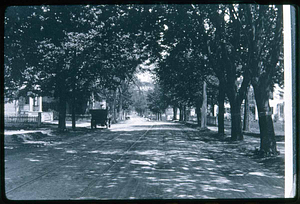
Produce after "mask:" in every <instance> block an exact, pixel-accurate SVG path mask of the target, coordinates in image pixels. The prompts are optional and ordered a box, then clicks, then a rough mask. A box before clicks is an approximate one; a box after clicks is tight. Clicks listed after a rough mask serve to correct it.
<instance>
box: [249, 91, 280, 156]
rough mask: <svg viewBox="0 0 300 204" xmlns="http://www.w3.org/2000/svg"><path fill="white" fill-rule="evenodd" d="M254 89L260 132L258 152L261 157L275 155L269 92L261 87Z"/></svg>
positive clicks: (275, 148)
mask: <svg viewBox="0 0 300 204" xmlns="http://www.w3.org/2000/svg"><path fill="white" fill-rule="evenodd" d="M253 88H254V94H255V100H256V105H257V110H258V120H259V121H258V123H259V130H260V152H261V153H262V154H263V155H268V154H275V155H277V154H278V152H277V147H276V140H275V131H274V126H273V120H272V113H271V108H270V105H269V98H270V91H268V89H263V88H262V87H256V86H253Z"/></svg>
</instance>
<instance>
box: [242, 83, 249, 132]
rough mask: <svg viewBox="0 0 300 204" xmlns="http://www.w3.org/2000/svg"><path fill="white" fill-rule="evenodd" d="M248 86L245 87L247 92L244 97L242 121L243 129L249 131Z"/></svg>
mask: <svg viewBox="0 0 300 204" xmlns="http://www.w3.org/2000/svg"><path fill="white" fill-rule="evenodd" d="M249 89H250V88H249V87H248V89H247V94H246V97H245V104H244V121H243V131H249V130H250V118H249V114H250V108H249V99H250V91H249Z"/></svg>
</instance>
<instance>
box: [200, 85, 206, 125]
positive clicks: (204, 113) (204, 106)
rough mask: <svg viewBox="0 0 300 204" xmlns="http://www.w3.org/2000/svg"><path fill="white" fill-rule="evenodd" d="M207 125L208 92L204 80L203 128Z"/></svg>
mask: <svg viewBox="0 0 300 204" xmlns="http://www.w3.org/2000/svg"><path fill="white" fill-rule="evenodd" d="M206 127H207V92H206V82H205V81H203V92H202V107H201V128H206Z"/></svg>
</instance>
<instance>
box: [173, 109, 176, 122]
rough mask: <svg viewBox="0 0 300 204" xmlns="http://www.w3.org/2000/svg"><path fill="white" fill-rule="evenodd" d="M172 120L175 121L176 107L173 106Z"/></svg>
mask: <svg viewBox="0 0 300 204" xmlns="http://www.w3.org/2000/svg"><path fill="white" fill-rule="evenodd" d="M173 120H177V107H176V106H173Z"/></svg>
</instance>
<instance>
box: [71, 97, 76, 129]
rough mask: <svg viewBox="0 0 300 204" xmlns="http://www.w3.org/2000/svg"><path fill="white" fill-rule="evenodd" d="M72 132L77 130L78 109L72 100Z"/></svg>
mask: <svg viewBox="0 0 300 204" xmlns="http://www.w3.org/2000/svg"><path fill="white" fill-rule="evenodd" d="M72 100H73V102H72V130H75V129H76V111H75V110H76V109H75V99H72Z"/></svg>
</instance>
